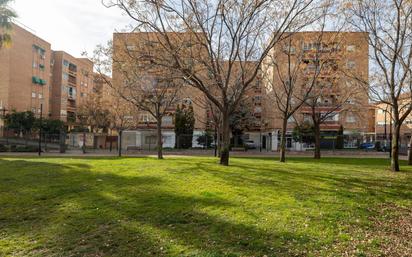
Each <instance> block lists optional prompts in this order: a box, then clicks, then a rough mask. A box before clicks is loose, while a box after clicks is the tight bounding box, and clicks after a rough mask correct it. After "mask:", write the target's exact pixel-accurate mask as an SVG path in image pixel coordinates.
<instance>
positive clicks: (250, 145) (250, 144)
mask: <svg viewBox="0 0 412 257" xmlns="http://www.w3.org/2000/svg"><path fill="white" fill-rule="evenodd" d="M244 145H245V147H246V148H247V149H256V148H257V146H256V144H255V142H253V141H252V140H246V141H245V143H244Z"/></svg>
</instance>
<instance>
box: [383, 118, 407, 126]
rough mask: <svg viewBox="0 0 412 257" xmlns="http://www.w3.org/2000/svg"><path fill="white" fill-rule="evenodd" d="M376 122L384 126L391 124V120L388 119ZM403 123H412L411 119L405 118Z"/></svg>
mask: <svg viewBox="0 0 412 257" xmlns="http://www.w3.org/2000/svg"><path fill="white" fill-rule="evenodd" d="M377 124H378V125H379V126H385V125H387V126H389V125H390V124H391V121H390V119H388V120H387V121H378V122H377ZM404 124H405V125H412V120H411V119H410V120H405V123H404Z"/></svg>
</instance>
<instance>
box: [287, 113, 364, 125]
mask: <svg viewBox="0 0 412 257" xmlns="http://www.w3.org/2000/svg"><path fill="white" fill-rule="evenodd" d="M323 115H327V117H326V119H325V120H324V121H325V122H338V121H339V119H340V115H339V113H331V114H327V113H324V114H323ZM345 120H346V122H347V123H355V122H357V119H356V117H355V115H354V114H348V115H346V119H345ZM303 121H304V122H309V123H310V122H312V117H311V116H310V115H308V114H304V115H303ZM288 122H289V123H295V122H296V120H295V118H294V117H290V118H289V120H288Z"/></svg>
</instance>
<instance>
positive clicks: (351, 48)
mask: <svg viewBox="0 0 412 257" xmlns="http://www.w3.org/2000/svg"><path fill="white" fill-rule="evenodd" d="M347 50H348V52H355V50H356V46H355V45H348V47H347Z"/></svg>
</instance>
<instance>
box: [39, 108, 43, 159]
mask: <svg viewBox="0 0 412 257" xmlns="http://www.w3.org/2000/svg"><path fill="white" fill-rule="evenodd" d="M42 128H43V104H40V129H39V156H41V134H42Z"/></svg>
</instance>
